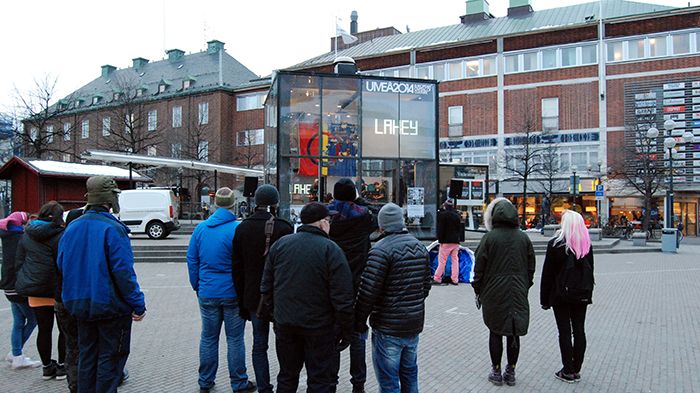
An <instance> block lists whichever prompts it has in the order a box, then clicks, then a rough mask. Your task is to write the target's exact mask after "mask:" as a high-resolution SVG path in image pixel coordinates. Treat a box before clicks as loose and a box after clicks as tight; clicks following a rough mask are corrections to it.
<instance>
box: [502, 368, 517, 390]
mask: <svg viewBox="0 0 700 393" xmlns="http://www.w3.org/2000/svg"><path fill="white" fill-rule="evenodd" d="M503 382H505V383H506V385H508V386H515V366H511V365H510V364H509V365H507V366H506V372H504V373H503Z"/></svg>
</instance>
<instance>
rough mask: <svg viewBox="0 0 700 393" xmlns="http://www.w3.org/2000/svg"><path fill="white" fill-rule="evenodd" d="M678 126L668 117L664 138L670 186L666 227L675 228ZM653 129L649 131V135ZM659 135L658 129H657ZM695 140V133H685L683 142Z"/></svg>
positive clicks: (667, 196)
mask: <svg viewBox="0 0 700 393" xmlns="http://www.w3.org/2000/svg"><path fill="white" fill-rule="evenodd" d="M675 127H676V122H675V121H673V120H671V119H668V120H666V121H665V122H664V129H665V130H666V131H667V132H668V136H667V137H666V138H665V139H664V149H666V150H668V174H669V179H668V188H666V204H667V206H666V228H674V225H673V172H674V168H673V155H674V154H673V153H675V150H674V148H675V147H676V139H675V138H673V136H672V134H673V129H674V128H675ZM650 131H652V129H649V130H648V131H647V135H648V134H649V132H650ZM656 133H657V135H658V130H656ZM692 141H693V134H692V133H690V132H687V131H686V132H685V133H683V142H684V143H690V142H692Z"/></svg>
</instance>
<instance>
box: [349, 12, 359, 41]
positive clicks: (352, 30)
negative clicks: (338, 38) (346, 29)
mask: <svg viewBox="0 0 700 393" xmlns="http://www.w3.org/2000/svg"><path fill="white" fill-rule="evenodd" d="M350 34H352V35H357V11H353V12H351V13H350Z"/></svg>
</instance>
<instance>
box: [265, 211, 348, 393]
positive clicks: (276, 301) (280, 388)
mask: <svg viewBox="0 0 700 393" xmlns="http://www.w3.org/2000/svg"><path fill="white" fill-rule="evenodd" d="M332 213H334V212H332V211H330V210H328V207H326V205H324V204H322V203H319V202H310V203H307V204H306V205H305V206H304V207H303V208H302V209H301V213H300V214H299V215H300V218H301V223H302V225H301V226H300V227H299V228H298V229H297V233H295V234H293V235H288V236H284V237H283V238H281V239H279V240H278V241H277V242H276V243H275V244H274V245H273V246H272V248H270V253H269V254H268V260H267V262H266V263H265V270H264V272H263V279H262V283H261V285H260V292H261V295H262V298H263V299H262V301H261V302H262V303H263V304H265V305H267V307H269V306H270V305H271V308H272V310H271V312H272V315H273V319H274V329H275V347H276V351H277V360H278V362H279V366H280V372H279V374H278V375H277V392H278V393H294V392H296V391H297V387H298V385H299V373H300V372H301V369H302V367H304V366H306V375H307V389H306V391H307V393H328V392H331V391H332V390H333V389H334V387H335V381H336V380H337V378H338V375H337V374H334V370H335V368H336V367H335V364H334V363H335V360H334V359H335V356H336V353H337V352H338V351H339V350H340V348H343V347H347V346H348V345H349V340H350V335H351V333H352V328H353V311H352V303H353V300H354V298H353V292H352V274H351V273H350V268H349V267H348V263H347V260H346V259H345V254H343V250H342V249H341V248H340V247H338V245H337V244H335V243H334V242H333V241H332V240H330V239H329V238H328V232H329V230H330V220H331V217H330V216H331V214H332Z"/></svg>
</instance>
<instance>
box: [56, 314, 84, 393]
mask: <svg viewBox="0 0 700 393" xmlns="http://www.w3.org/2000/svg"><path fill="white" fill-rule="evenodd" d="M55 309H56V322H58V329H59V330H60V332H61V334H63V336H64V337H65V340H66V376H67V377H68V378H67V379H68V390H70V392H71V393H76V392H77V391H78V356H79V353H80V352H79V350H78V321H77V320H76V319H75V318H74V317H73V316H72V315H70V313H68V310H66V308H65V307H64V306H63V303H60V302H56V306H55Z"/></svg>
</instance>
